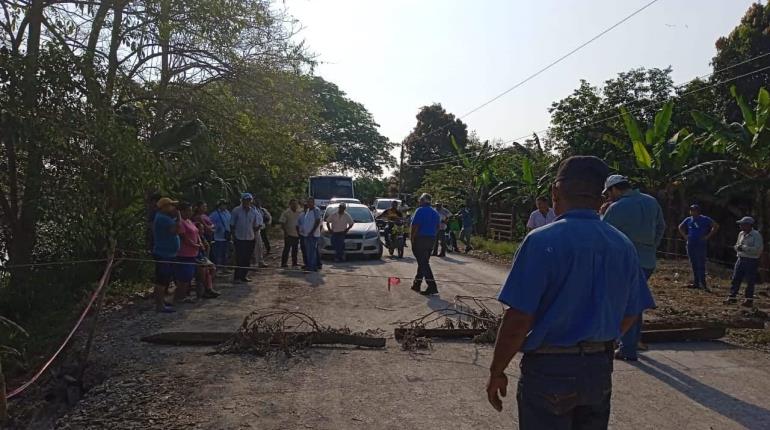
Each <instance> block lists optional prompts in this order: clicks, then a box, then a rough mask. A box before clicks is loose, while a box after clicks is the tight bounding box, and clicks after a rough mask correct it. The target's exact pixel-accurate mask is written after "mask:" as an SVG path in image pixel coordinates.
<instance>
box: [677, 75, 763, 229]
mask: <svg viewBox="0 0 770 430" xmlns="http://www.w3.org/2000/svg"><path fill="white" fill-rule="evenodd" d="M730 92H731V93H732V96H733V98H734V100H735V102H736V104H737V106H738V110H739V111H740V112H741V115H742V117H743V122H741V123H737V122H733V123H727V122H723V121H720V120H718V119H717V118H714V117H712V116H709V115H707V114H705V113H703V112H697V111H696V112H693V117H694V118H695V121H696V122H697V124H698V126H700V127H701V128H702V129H703V130H705V131H706V132H707V133H708V135H707V139H706V140H705V142H704V144H705V145H707V146H709V147H710V148H711V149H712V150H713V151H714V152H715V153H716V154H719V155H720V156H721V157H722V158H721V159H719V160H713V161H706V162H704V163H701V164H698V165H696V166H693V167H692V168H690V169H687V170H685V171H684V172H682V176H684V177H687V176H691V175H697V174H702V173H703V172H707V173H710V172H714V171H719V172H722V173H727V174H728V175H729V176H728V178H730V179H731V181H730V182H729V183H728V184H726V185H724V186H721V187H720V188H719V189H718V190H717V191H716V194H717V195H723V196H724V195H736V194H737V195H741V194H749V195H750V196H751V197H753V202H754V208H755V210H756V211H757V219H758V225H759V226H761V229H762V233H763V234H767V233H768V232H770V226H768V225H767V224H768V223H767V221H768V218H767V216H768V207H767V206H768V186H770V92H768V91H767V89H765V88H760V89H759V92H758V95H757V99H756V101H755V106H754V107H752V106H751V105H750V104H749V103H748V102H746V100H745V99H744V98H743V95H741V94H740V93H739V90H738V89H737V87H735V86H733V87H731V89H730Z"/></svg>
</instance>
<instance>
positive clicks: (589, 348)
mask: <svg viewBox="0 0 770 430" xmlns="http://www.w3.org/2000/svg"><path fill="white" fill-rule="evenodd" d="M608 171H609V168H608V167H607V165H606V164H605V163H604V162H603V161H602V160H600V159H598V158H596V157H582V156H581V157H570V158H568V159H566V160H564V161H563V162H562V163H561V165H560V166H559V170H558V172H557V177H556V182H555V183H554V185H553V187H552V192H551V193H552V196H551V197H552V199H553V203H554V209H555V211H556V215H557V216H558V218H557V219H556V221H555V222H553V223H551V224H549V225H547V226H544V227H541V228H539V229H536V230H534V231H532V232H530V233H529V235H527V237H526V238H525V239H524V241H523V242H522V244H521V246H520V247H519V250H518V251H517V253H516V256H515V257H514V261H513V266H512V267H511V271H510V273H509V275H508V279H507V280H506V282H505V284H504V285H503V288H502V290H501V291H500V294H499V296H498V300H500V301H501V302H502V303H503V304H505V305H507V306H508V307H509V308H508V309H507V310H506V312H505V314H504V316H503V321H502V323H501V324H500V329H499V331H498V334H497V342H496V344H495V352H494V358H493V361H492V364H491V366H490V376H489V383H488V385H487V398H488V400H489V402H490V403H491V404H492V406H493V407H494V408H495V409H497V410H498V411H500V410H502V400H501V399H500V395H502V396H505V394H506V390H507V385H508V379H507V377H506V375H505V369H506V367H508V364H509V363H510V362H511V360H512V359H513V357H514V356H515V355H516V354H517V353H518V352H519V351H522V352H523V353H524V356H523V357H522V359H521V366H520V367H521V376H520V379H519V383H518V392H517V396H516V398H517V401H518V409H519V428H521V429H585V428H591V429H598V428H607V425H608V422H609V417H610V396H611V391H612V368H613V352H614V351H613V348H614V339H617V338H618V337H620V335H621V334H622V333H624V332H625V331H626V330H628V328H629V327H631V325H632V324H633V323H634V321H635V320H636V318H637V316H638V315H639V314H640V313H641V312H642V310H643V309H645V308H649V307H650V306H652V305H653V302H652V296H651V295H650V292H649V289H648V288H647V284H646V282H645V278H644V275H643V274H642V272H641V269H640V267H639V258H638V256H637V254H636V249H634V245H633V244H632V243H631V241H630V240H629V239H628V238H627V237H626V236H624V235H623V234H622V233H621V232H619V231H618V230H617V229H616V228H614V227H612V226H611V225H609V224H607V223H605V222H602V220H601V219H599V215H598V213H597V210H598V209H599V206H600V204H601V193H602V189H603V188H604V187H603V185H604V179H605V178H606V177H607V173H608Z"/></svg>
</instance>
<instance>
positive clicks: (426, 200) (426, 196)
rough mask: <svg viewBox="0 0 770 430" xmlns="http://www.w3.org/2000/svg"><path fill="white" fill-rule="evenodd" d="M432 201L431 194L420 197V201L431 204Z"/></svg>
mask: <svg viewBox="0 0 770 430" xmlns="http://www.w3.org/2000/svg"><path fill="white" fill-rule="evenodd" d="M431 200H433V197H431V196H430V194H428V193H422V195H421V196H420V201H424V202H428V203H430V201H431Z"/></svg>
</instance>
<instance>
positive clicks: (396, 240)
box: [385, 219, 406, 258]
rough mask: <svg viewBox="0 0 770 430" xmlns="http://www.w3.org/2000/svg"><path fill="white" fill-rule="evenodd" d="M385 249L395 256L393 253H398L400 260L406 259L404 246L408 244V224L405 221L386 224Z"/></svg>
mask: <svg viewBox="0 0 770 430" xmlns="http://www.w3.org/2000/svg"><path fill="white" fill-rule="evenodd" d="M385 228H386V230H388V232H387V234H386V235H385V247H386V248H388V253H389V254H390V255H391V256H393V252H394V251H397V252H398V258H403V257H404V246H405V244H406V223H405V222H404V220H401V219H399V220H395V221H387V222H386V227H385Z"/></svg>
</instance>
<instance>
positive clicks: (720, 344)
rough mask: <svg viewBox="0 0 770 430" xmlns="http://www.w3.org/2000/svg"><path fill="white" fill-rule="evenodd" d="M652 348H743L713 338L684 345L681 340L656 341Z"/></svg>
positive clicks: (694, 349) (696, 349)
mask: <svg viewBox="0 0 770 430" xmlns="http://www.w3.org/2000/svg"><path fill="white" fill-rule="evenodd" d="M652 349H654V350H656V351H728V350H733V349H743V348H741V347H740V346H736V345H732V344H729V343H725V342H722V341H720V340H714V341H708V342H692V343H688V344H687V345H686V346H683V345H682V343H681V342H678V343H677V342H673V343H656V344H654V346H653V347H652Z"/></svg>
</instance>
